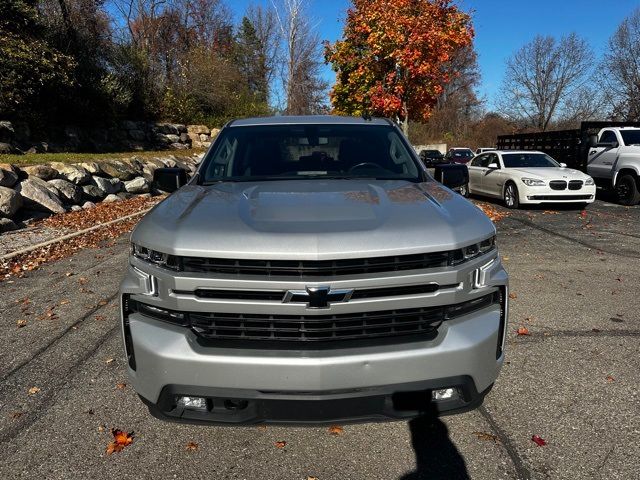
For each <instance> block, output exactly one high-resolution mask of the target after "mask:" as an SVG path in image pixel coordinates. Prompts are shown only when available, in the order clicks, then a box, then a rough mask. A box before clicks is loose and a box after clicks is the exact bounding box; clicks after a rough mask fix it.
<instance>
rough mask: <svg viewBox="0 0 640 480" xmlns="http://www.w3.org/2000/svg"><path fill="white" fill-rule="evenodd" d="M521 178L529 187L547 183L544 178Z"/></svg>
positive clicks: (542, 185)
mask: <svg viewBox="0 0 640 480" xmlns="http://www.w3.org/2000/svg"><path fill="white" fill-rule="evenodd" d="M521 180H522V183H524V184H525V185H526V186H527V187H544V186H545V185H546V182H545V181H544V180H539V179H537V178H522V179H521Z"/></svg>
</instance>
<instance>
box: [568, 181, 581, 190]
mask: <svg viewBox="0 0 640 480" xmlns="http://www.w3.org/2000/svg"><path fill="white" fill-rule="evenodd" d="M581 188H582V180H571V181H570V182H569V190H580V189H581Z"/></svg>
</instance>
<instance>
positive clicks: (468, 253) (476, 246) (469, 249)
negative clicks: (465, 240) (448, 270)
mask: <svg viewBox="0 0 640 480" xmlns="http://www.w3.org/2000/svg"><path fill="white" fill-rule="evenodd" d="M495 247H496V237H495V235H494V236H493V237H489V238H487V239H486V240H483V241H481V242H479V243H473V244H471V245H467V246H466V247H463V248H461V249H460V250H456V251H455V252H454V257H453V264H454V265H459V264H461V263H464V262H466V261H467V260H471V259H473V258H475V257H479V256H481V255H484V254H485V253H488V252H490V251H491V250H493V249H494V248H495Z"/></svg>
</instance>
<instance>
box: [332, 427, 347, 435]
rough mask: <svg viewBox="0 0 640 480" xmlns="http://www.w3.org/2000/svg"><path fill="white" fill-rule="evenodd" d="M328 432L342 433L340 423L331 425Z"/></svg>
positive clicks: (333, 433)
mask: <svg viewBox="0 0 640 480" xmlns="http://www.w3.org/2000/svg"><path fill="white" fill-rule="evenodd" d="M329 433H330V434H331V435H342V434H343V433H344V429H343V428H342V427H341V426H340V425H331V426H330V427H329Z"/></svg>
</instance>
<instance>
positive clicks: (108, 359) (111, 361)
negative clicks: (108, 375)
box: [104, 358, 115, 365]
mask: <svg viewBox="0 0 640 480" xmlns="http://www.w3.org/2000/svg"><path fill="white" fill-rule="evenodd" d="M113 362H115V359H114V358H107V359H106V360H105V361H104V363H106V364H107V365H109V364H110V363H113Z"/></svg>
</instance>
